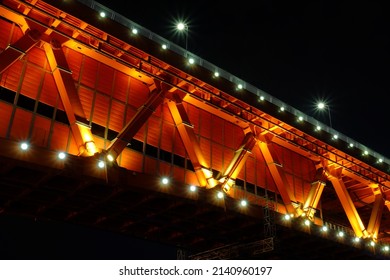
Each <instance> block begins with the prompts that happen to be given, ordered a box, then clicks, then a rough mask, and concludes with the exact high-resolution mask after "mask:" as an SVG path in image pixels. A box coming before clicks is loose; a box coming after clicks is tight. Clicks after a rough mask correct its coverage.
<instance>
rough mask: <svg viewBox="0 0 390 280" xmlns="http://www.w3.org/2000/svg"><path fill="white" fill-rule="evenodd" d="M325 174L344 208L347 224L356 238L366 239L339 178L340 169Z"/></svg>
mask: <svg viewBox="0 0 390 280" xmlns="http://www.w3.org/2000/svg"><path fill="white" fill-rule="evenodd" d="M327 174H328V179H329V181H331V183H332V185H333V188H334V189H335V191H336V194H337V196H338V198H339V200H340V202H341V205H342V206H343V208H344V212H345V214H346V215H347V218H348V220H349V223H350V224H351V226H352V229H353V231H354V232H355V234H356V236H357V237H368V235H369V234H368V232H367V230H366V228H365V226H364V224H363V221H362V220H361V218H360V215H359V213H358V212H357V210H356V207H355V205H354V203H353V201H352V199H351V196H350V195H349V193H348V190H347V188H346V187H345V184H344V182H343V180H342V178H341V171H340V169H337V170H334V169H333V170H327Z"/></svg>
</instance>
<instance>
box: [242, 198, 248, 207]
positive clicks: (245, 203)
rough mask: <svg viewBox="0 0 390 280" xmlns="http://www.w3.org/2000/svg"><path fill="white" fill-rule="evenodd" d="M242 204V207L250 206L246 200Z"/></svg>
mask: <svg viewBox="0 0 390 280" xmlns="http://www.w3.org/2000/svg"><path fill="white" fill-rule="evenodd" d="M240 204H241V206H243V207H245V206H247V205H248V202H247V201H246V200H245V199H243V200H241V202H240Z"/></svg>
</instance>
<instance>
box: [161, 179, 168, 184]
mask: <svg viewBox="0 0 390 280" xmlns="http://www.w3.org/2000/svg"><path fill="white" fill-rule="evenodd" d="M161 183H162V184H163V185H168V184H169V179H168V178H167V177H163V178H162V179H161Z"/></svg>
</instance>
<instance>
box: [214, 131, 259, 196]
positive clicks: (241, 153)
mask: <svg viewBox="0 0 390 280" xmlns="http://www.w3.org/2000/svg"><path fill="white" fill-rule="evenodd" d="M255 144H256V138H255V137H254V135H253V133H252V132H248V133H247V134H246V135H245V138H244V139H243V141H242V144H241V146H240V147H239V148H238V149H237V150H236V151H235V153H234V157H233V159H232V160H231V162H230V164H229V165H228V167H227V168H226V170H225V171H224V172H223V174H222V176H221V178H218V180H219V181H220V182H221V183H222V184H221V188H222V190H224V191H225V192H228V191H229V189H230V187H231V186H230V184H231V183H230V180H231V179H233V180H234V179H236V178H237V176H238V174H239V173H240V171H241V169H242V167H243V166H244V164H245V161H246V159H247V158H248V155H249V153H250V152H251V151H252V149H253V147H254V146H255Z"/></svg>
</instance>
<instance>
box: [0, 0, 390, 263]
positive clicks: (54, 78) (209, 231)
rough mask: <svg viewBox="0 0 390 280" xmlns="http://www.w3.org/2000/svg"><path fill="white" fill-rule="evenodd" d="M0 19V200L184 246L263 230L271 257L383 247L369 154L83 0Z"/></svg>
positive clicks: (210, 253) (389, 188) (386, 195)
mask: <svg viewBox="0 0 390 280" xmlns="http://www.w3.org/2000/svg"><path fill="white" fill-rule="evenodd" d="M102 11H104V12H105V17H103V14H100V13H101V12H102ZM0 26H1V28H0V115H1V118H0V163H1V164H0V176H1V180H0V214H1V215H23V216H30V217H39V218H42V219H51V220H56V221H66V222H70V223H76V224H81V225H85V226H89V227H94V228H98V229H105V230H111V231H114V232H119V233H122V234H128V235H131V236H137V237H141V238H145V239H149V240H157V241H161V242H164V243H167V244H172V245H174V246H180V247H182V248H186V250H190V251H192V252H193V258H202V257H206V258H214V257H215V256H216V255H217V256H218V255H219V256H221V255H224V256H227V255H229V254H230V253H231V252H230V251H229V250H228V249H229V248H230V249H234V250H235V252H236V253H237V252H238V250H244V251H245V250H246V254H245V256H246V257H248V256H253V254H254V252H257V254H256V257H259V258H262V257H270V255H267V254H270V251H273V250H274V249H275V248H274V243H273V241H274V238H277V239H278V240H279V242H280V244H281V246H285V245H286V244H287V243H288V242H290V241H291V242H292V243H293V245H291V246H293V247H289V249H287V247H286V248H285V249H284V250H285V251H284V252H287V251H288V252H289V253H291V254H290V255H288V256H287V253H286V255H284V257H291V256H295V257H298V258H299V257H302V256H303V255H302V251H306V252H308V253H307V255H305V256H304V257H305V258H310V257H311V258H320V256H319V254H321V252H322V253H323V254H325V252H328V254H327V255H325V257H330V256H331V257H333V258H337V257H341V256H344V257H346V258H366V257H367V258H368V257H369V256H371V253H372V252H374V255H377V254H381V256H383V257H388V255H387V254H386V252H382V251H381V250H380V249H379V248H382V247H380V246H386V244H388V243H390V235H389V234H390V215H389V209H390V206H389V205H390V202H389V199H390V179H389V176H390V175H389V174H390V173H389V163H390V162H389V161H388V160H387V159H386V158H384V157H382V156H381V155H378V154H377V153H375V152H374V151H371V150H369V149H367V147H364V146H363V145H361V144H359V143H356V142H354V141H353V140H351V139H349V138H348V137H346V136H344V135H342V134H341V133H338V132H337V131H334V130H333V129H331V128H329V127H327V126H325V125H323V124H321V123H320V122H318V121H316V120H314V119H312V118H311V117H309V116H306V115H304V114H302V113H301V112H300V111H299V110H296V109H294V108H291V107H290V106H288V104H283V102H281V101H279V100H278V99H276V98H274V97H272V96H270V95H268V94H267V93H265V92H263V91H261V90H260V89H256V88H254V87H253V86H251V85H250V84H247V83H245V81H242V80H240V79H239V78H237V77H235V76H233V75H231V74H229V73H226V72H224V71H223V70H222V69H218V67H217V66H215V65H212V64H210V63H208V62H207V61H205V60H202V59H201V58H199V57H197V56H196V55H194V54H192V53H190V52H188V51H186V50H184V49H182V48H180V47H178V46H177V45H175V44H173V43H172V42H169V41H168V40H166V39H164V38H161V37H159V36H158V35H156V34H153V33H152V32H150V31H148V30H146V29H145V28H142V27H141V26H138V25H137V24H136V23H133V22H131V21H130V20H129V19H126V18H124V17H122V16H120V15H119V14H117V13H115V12H113V11H111V10H109V9H107V8H106V7H104V6H102V5H100V4H99V3H97V2H94V1H70V0H68V1H54V0H45V1H42V0H27V1H22V0H3V1H2V2H1V4H0ZM135 28H136V29H137V30H138V33H137V34H136V32H134V33H132V32H131V31H132V29H135ZM162 45H164V46H165V48H162ZM189 58H192V59H194V63H193V64H189V63H188V59H189ZM216 71H218V74H219V75H216V73H217V72H216ZM23 141H24V142H25V143H26V144H27V145H28V149H27V146H26V147H25V148H26V150H22V149H21V148H20V144H21V143H22V142H23ZM59 152H63V153H64V154H63V156H64V158H63V159H60V158H58V153H59ZM163 177H166V178H167V179H169V181H168V182H167V183H166V184H163V183H162V182H161V179H162V178H163ZM190 186H192V187H193V189H189V187H190ZM218 195H220V198H218ZM242 200H245V202H246V203H247V205H246V206H245V205H242V204H241V203H244V202H241V201H242ZM287 216H288V217H289V218H290V219H289V220H288V221H287V220H285V217H287ZM303 223H307V224H303ZM324 226H327V228H328V231H327V232H323V231H322V229H323V228H324ZM339 231H342V232H343V233H345V235H346V236H348V237H354V238H359V240H360V241H361V242H360V243H356V244H352V242H350V241H349V240H347V239H344V240H343V241H340V240H337V241H335V242H333V241H331V239H332V237H330V236H331V235H335V234H336V232H339ZM313 240H315V241H313ZM369 241H370V242H373V243H367V242H369ZM349 243H351V244H349ZM335 244H336V245H335ZM367 244H370V245H367ZM269 246H271V247H269ZM370 246H371V247H370ZM329 248H331V250H330V249H329ZM335 248H338V250H335ZM383 248H387V247H383ZM330 251H332V252H333V254H332V255H331V254H330V253H329V252H330ZM366 251H367V252H366ZM294 252H296V253H295V255H294V254H293V253H294ZM340 252H343V253H345V255H342V254H341V253H340ZM347 252H349V254H348V255H347ZM351 252H352V253H351ZM362 252H366V253H362ZM202 254H203V255H202ZM231 256H232V257H234V258H238V257H239V256H238V255H234V254H233V255H231ZM282 257H283V256H282Z"/></svg>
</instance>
